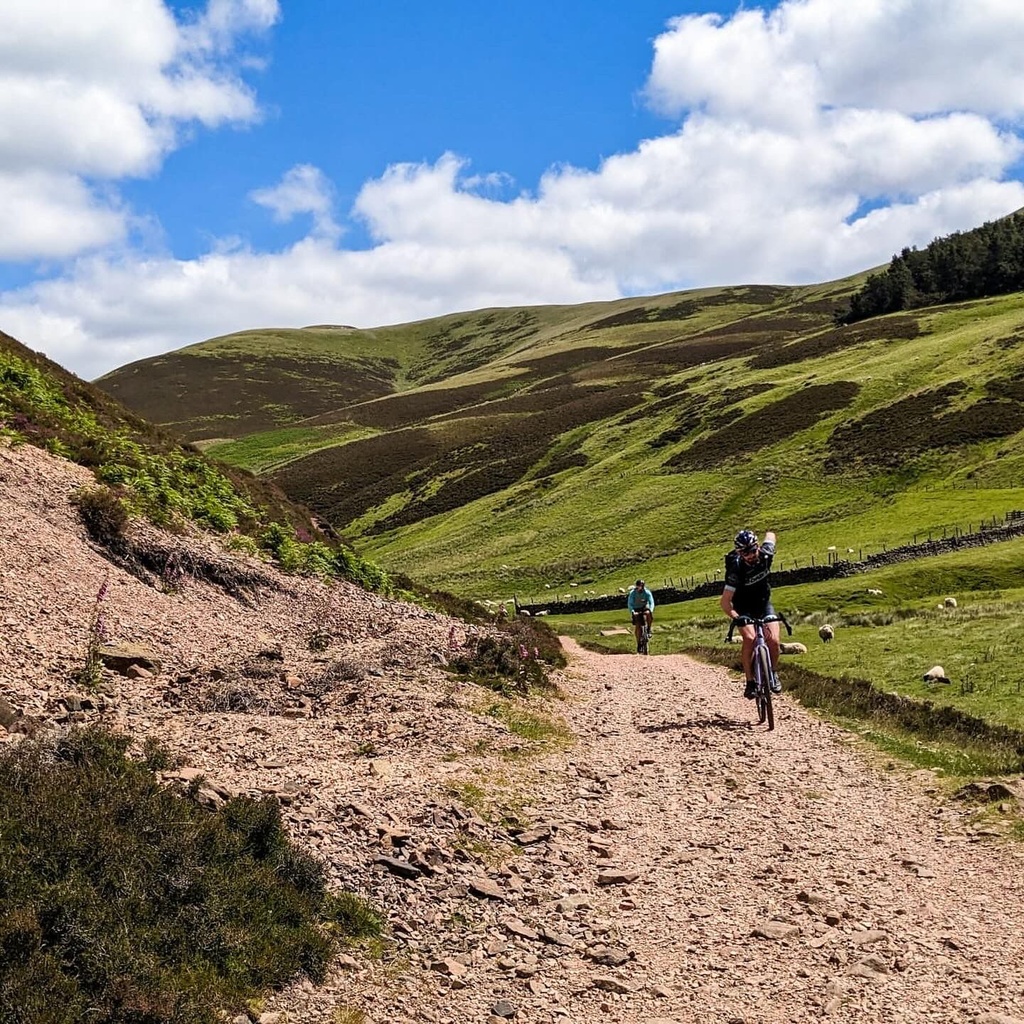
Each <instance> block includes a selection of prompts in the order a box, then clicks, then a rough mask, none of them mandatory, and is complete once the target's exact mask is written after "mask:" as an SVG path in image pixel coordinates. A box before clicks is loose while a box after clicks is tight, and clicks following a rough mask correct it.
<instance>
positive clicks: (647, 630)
mask: <svg viewBox="0 0 1024 1024" xmlns="http://www.w3.org/2000/svg"><path fill="white" fill-rule="evenodd" d="M638 624H639V625H640V632H639V633H638V634H637V638H636V653H637V654H649V653H650V651H649V647H650V643H651V627H650V626H649V625H648V624H647V616H646V614H645V613H644V612H633V625H634V626H636V625H638Z"/></svg>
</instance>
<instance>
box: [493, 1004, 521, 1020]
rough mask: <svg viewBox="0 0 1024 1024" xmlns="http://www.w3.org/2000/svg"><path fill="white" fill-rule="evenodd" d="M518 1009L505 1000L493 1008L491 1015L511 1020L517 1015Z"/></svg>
mask: <svg viewBox="0 0 1024 1024" xmlns="http://www.w3.org/2000/svg"><path fill="white" fill-rule="evenodd" d="M516 1012H517V1011H516V1008H515V1007H514V1006H513V1005H512V1004H511V1003H509V1002H506V1001H505V1000H504V999H499V1000H498V1001H497V1002H496V1003H495V1004H494V1005H493V1006H492V1007H491V1013H493V1014H494V1016H495V1017H501V1018H502V1020H510V1019H511V1018H512V1017H514V1016H515V1015H516Z"/></svg>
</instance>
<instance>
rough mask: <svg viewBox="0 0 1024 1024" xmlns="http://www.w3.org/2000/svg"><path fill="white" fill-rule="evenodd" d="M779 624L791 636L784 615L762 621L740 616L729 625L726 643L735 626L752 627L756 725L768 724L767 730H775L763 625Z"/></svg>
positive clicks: (791, 628) (766, 645) (730, 638)
mask: <svg viewBox="0 0 1024 1024" xmlns="http://www.w3.org/2000/svg"><path fill="white" fill-rule="evenodd" d="M768 622H781V623H782V624H783V625H784V626H785V627H786V632H787V634H788V635H789V636H792V635H793V627H792V626H790V624H789V623H788V622H787V621H786V617H785V616H784V615H777V614H776V615H766V616H765V617H764V618H763V619H755V618H753V617H752V616H749V615H740V616H739V617H738V618H735V619H733V620H732V622H730V623H729V632H728V634H727V635H726V638H725V639H726V642H730V641H731V640H732V634H733V630H734V629H735V628H736V627H737V626H750V625H752V626H754V628H755V630H756V632H755V634H754V650H753V651H752V652H751V663H752V665H753V668H754V707H755V708H756V709H757V721H758V724H759V725H760V724H763V723H764V722H767V723H768V730H769V731H771V730H772V729H774V728H775V709H774V708H773V707H772V687H771V684H772V659H771V655H770V654H769V653H768V641H767V640H766V639H765V637H764V627H765V623H768Z"/></svg>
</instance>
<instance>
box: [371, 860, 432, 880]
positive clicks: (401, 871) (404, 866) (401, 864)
mask: <svg viewBox="0 0 1024 1024" xmlns="http://www.w3.org/2000/svg"><path fill="white" fill-rule="evenodd" d="M373 863H374V864H380V865H381V866H382V867H385V868H387V869H388V871H390V872H391V874H393V875H398V877H399V878H419V877H420V875H422V874H423V872H422V871H420V869H419V868H418V867H416V865H415V864H410V863H409V862H408V861H407V860H402V858H401V857H377V858H376V859H375V860H374V862H373Z"/></svg>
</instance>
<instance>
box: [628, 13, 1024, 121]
mask: <svg viewBox="0 0 1024 1024" xmlns="http://www.w3.org/2000/svg"><path fill="white" fill-rule="evenodd" d="M1022 38H1024V5H1021V4H1020V3H1018V2H1017V0H787V2H784V3H781V4H779V6H778V7H777V8H776V9H775V10H773V11H771V12H765V11H762V10H759V9H755V10H746V11H740V12H739V13H737V14H736V15H735V16H734V17H733V18H731V19H723V18H721V17H719V16H718V15H702V16H690V17H682V18H677V19H674V21H673V22H672V23H671V26H670V30H669V31H668V32H666V33H664V34H663V35H662V36H660V37H659V38H658V40H657V41H656V44H655V60H654V66H653V69H652V72H651V77H650V81H649V83H648V95H649V96H650V98H651V100H652V102H654V103H655V104H656V105H657V106H659V107H660V108H661V109H663V110H666V111H668V112H670V113H674V114H679V113H682V112H684V111H686V110H689V109H692V108H694V107H699V108H702V109H706V110H707V111H708V112H710V113H713V114H715V115H716V116H722V117H730V118H740V119H742V120H744V121H748V122H759V123H765V122H767V121H770V120H772V119H776V118H778V119H780V120H782V121H786V122H795V121H798V120H799V119H800V118H801V117H804V116H807V115H808V114H810V113H813V112H814V111H815V110H818V109H820V108H822V107H864V108H871V109H877V110H892V111H898V112H900V113H904V114H912V115H927V114H937V113H944V112H948V111H954V110H972V111H975V112H977V113H980V114H985V115H992V116H999V117H1017V116H1019V115H1020V114H1021V113H1022V112H1024V63H1022V62H1021V60H1020V40H1021V39H1022Z"/></svg>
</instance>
